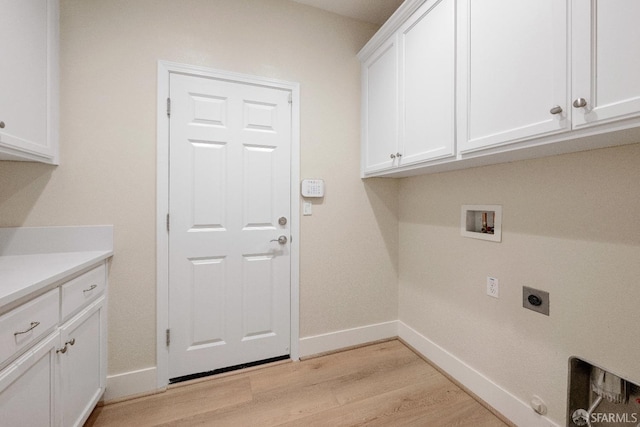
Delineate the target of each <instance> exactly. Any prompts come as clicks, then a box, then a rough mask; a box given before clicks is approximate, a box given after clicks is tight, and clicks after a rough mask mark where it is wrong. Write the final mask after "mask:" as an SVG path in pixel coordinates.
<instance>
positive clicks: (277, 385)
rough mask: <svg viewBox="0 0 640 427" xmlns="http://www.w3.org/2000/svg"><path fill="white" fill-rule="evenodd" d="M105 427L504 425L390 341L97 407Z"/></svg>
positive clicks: (95, 422) (93, 420)
mask: <svg viewBox="0 0 640 427" xmlns="http://www.w3.org/2000/svg"><path fill="white" fill-rule="evenodd" d="M86 425H87V426H90V427H94V426H95V427H101V426H129V425H130V426H135V427H144V426H167V427H168V426H216V427H225V426H233V427H237V426H259V427H263V426H264V427H272V426H290V427H291V426H304V427H312V426H331V427H333V426H364V425H366V426H390V425H392V426H394V427H395V426H416V427H417V426H421V427H422V426H436V427H437V426H480V427H494V426H495V427H497V426H501V427H502V426H505V424H504V423H502V422H501V421H500V420H499V419H498V418H496V417H495V416H494V415H493V414H492V413H491V412H490V411H488V410H487V409H486V408H484V407H483V406H482V405H481V404H480V403H478V402H477V401H475V400H474V399H473V398H472V397H471V396H469V395H468V394H467V393H465V392H464V391H463V390H461V389H460V388H459V387H458V386H456V385H455V384H454V383H452V382H451V381H450V380H449V379H447V378H446V377H444V376H443V375H442V374H441V373H440V372H438V371H437V370H436V369H435V368H434V367H433V366H431V365H430V364H429V363H427V362H425V361H424V360H423V359H422V358H420V357H419V356H417V355H416V354H415V353H414V352H413V351H411V350H410V349H409V348H407V347H406V346H405V345H404V344H402V343H401V342H400V341H397V340H393V341H388V342H383V343H376V344H374V345H370V346H364V347H361V348H356V349H352V350H349V351H345V352H340V353H334V354H329V355H325V356H322V357H318V358H314V359H308V360H304V361H302V362H296V363H293V362H292V363H284V364H279V365H277V366H271V367H267V368H264V369H256V370H252V371H249V372H238V373H237V374H235V375H231V376H226V377H223V378H218V377H212V378H211V379H210V380H205V381H200V382H198V383H195V384H190V385H186V386H183V387H177V388H170V389H169V390H168V391H167V392H165V393H163V394H159V395H154V396H148V397H145V398H140V399H135V400H131V401H126V402H120V403H116V404H113V405H107V406H105V407H102V408H97V409H96V410H95V411H94V413H93V414H92V415H91V417H90V419H89V421H88V422H87V424H86Z"/></svg>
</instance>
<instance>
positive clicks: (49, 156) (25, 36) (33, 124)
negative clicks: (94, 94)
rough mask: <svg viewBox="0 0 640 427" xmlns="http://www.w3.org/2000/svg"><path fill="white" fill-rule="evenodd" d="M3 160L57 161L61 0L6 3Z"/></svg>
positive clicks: (1, 1)
mask: <svg viewBox="0 0 640 427" xmlns="http://www.w3.org/2000/svg"><path fill="white" fill-rule="evenodd" d="M0 40H2V43H0V58H2V60H0V160H2V159H9V160H14V159H15V160H22V159H28V160H40V161H44V162H48V163H54V162H56V161H57V132H58V131H57V126H58V124H57V110H58V105H57V90H58V89H57V87H58V61H57V55H58V53H57V50H58V47H57V45H58V0H20V1H15V0H0Z"/></svg>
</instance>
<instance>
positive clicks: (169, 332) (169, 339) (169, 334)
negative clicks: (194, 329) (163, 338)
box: [167, 329, 171, 347]
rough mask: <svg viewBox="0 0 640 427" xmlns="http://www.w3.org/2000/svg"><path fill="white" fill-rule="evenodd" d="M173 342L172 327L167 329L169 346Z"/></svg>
mask: <svg viewBox="0 0 640 427" xmlns="http://www.w3.org/2000/svg"><path fill="white" fill-rule="evenodd" d="M169 344H171V329H167V347H169Z"/></svg>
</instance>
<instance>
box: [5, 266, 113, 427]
mask: <svg viewBox="0 0 640 427" xmlns="http://www.w3.org/2000/svg"><path fill="white" fill-rule="evenodd" d="M59 288H62V289H63V292H60V289H59ZM60 307H63V310H62V311H61V310H60ZM0 308H1V307H0ZM106 310H107V308H106V267H105V263H104V262H103V263H101V264H99V265H97V266H96V267H94V268H93V269H91V270H89V271H87V272H86V273H83V274H81V275H79V276H77V277H75V278H73V279H72V280H68V281H66V282H65V281H64V280H63V281H62V282H61V283H60V285H59V286H58V287H55V288H54V289H52V290H49V291H48V292H46V293H44V294H43V295H39V296H36V297H34V298H33V299H31V300H29V301H27V302H25V303H24V304H22V305H19V306H17V307H15V308H13V309H11V310H9V311H8V312H6V313H4V314H3V315H2V316H0V326H1V327H2V334H0V338H2V343H3V344H7V345H9V346H10V349H12V350H13V354H10V353H9V354H3V356H5V357H4V359H3V360H0V366H4V368H3V369H2V370H0V425H2V426H3V427H14V426H15V427H17V426H33V427H41V426H57V427H68V426H82V425H83V424H84V422H85V421H86V420H87V418H88V417H89V415H90V414H91V411H92V410H93V408H94V407H95V405H96V404H97V403H98V400H99V399H100V398H101V397H102V394H103V393H104V391H105V385H106V367H107V331H106V328H107V314H106ZM47 331H48V332H47ZM43 334H46V335H43Z"/></svg>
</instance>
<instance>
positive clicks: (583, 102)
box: [573, 98, 587, 108]
mask: <svg viewBox="0 0 640 427" xmlns="http://www.w3.org/2000/svg"><path fill="white" fill-rule="evenodd" d="M573 106H574V107H576V108H582V107H586V106H587V100H586V99H584V98H578V99H576V100H575V101H573Z"/></svg>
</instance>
